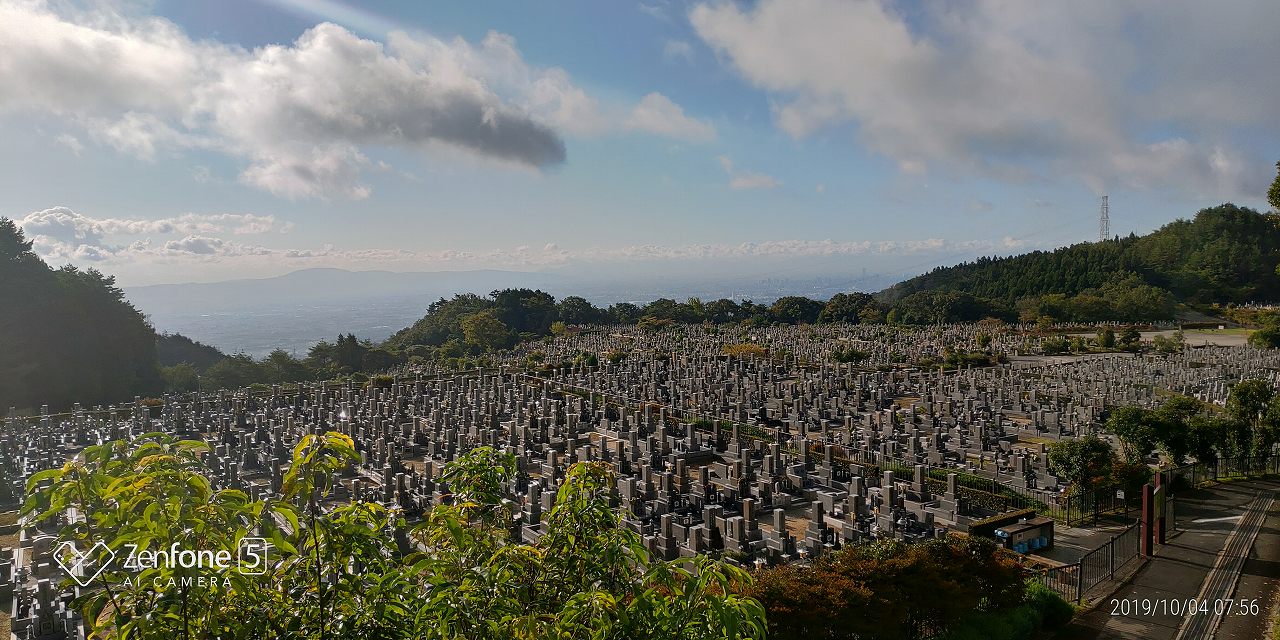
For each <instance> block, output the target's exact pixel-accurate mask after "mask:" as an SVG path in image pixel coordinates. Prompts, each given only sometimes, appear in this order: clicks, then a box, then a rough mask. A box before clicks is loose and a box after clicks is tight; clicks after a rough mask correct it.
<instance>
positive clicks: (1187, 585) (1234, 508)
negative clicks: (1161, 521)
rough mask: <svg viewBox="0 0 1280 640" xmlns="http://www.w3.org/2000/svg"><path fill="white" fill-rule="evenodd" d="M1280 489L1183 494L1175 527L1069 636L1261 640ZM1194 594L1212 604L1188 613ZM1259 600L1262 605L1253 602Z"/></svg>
mask: <svg viewBox="0 0 1280 640" xmlns="http://www.w3.org/2000/svg"><path fill="white" fill-rule="evenodd" d="M1278 488H1280V483H1276V482H1263V481H1250V482H1234V483H1227V484H1220V485H1216V486H1214V487H1211V488H1209V489H1205V490H1200V491H1196V492H1193V493H1188V494H1184V495H1183V496H1180V497H1179V500H1178V502H1177V530H1176V531H1175V532H1174V533H1173V535H1172V536H1170V538H1169V539H1168V541H1167V542H1168V544H1166V545H1164V546H1163V547H1161V548H1160V549H1159V550H1158V551H1157V554H1156V557H1154V558H1152V559H1151V560H1150V561H1149V562H1148V563H1147V564H1146V566H1144V567H1143V568H1142V569H1141V570H1140V571H1138V572H1137V573H1136V574H1135V575H1134V576H1133V578H1132V579H1131V580H1129V581H1128V582H1127V583H1125V584H1124V585H1123V586H1121V587H1120V588H1119V589H1118V590H1117V591H1116V593H1115V594H1114V595H1113V596H1111V597H1110V598H1107V599H1105V600H1103V601H1102V602H1101V603H1099V604H1098V606H1097V607H1096V608H1095V609H1094V610H1092V611H1090V612H1088V613H1087V614H1084V615H1082V616H1080V618H1079V619H1078V621H1077V623H1076V624H1075V625H1073V628H1072V629H1071V630H1070V632H1069V633H1068V634H1066V635H1067V636H1068V637H1070V638H1079V639H1092V638H1100V639H1107V640H1110V639H1113V638H1114V639H1126V640H1127V639H1139V638H1141V639H1150V640H1174V639H1175V638H1176V639H1177V640H1209V639H1210V638H1215V637H1216V638H1218V639H1220V640H1227V639H1231V640H1235V639H1236V638H1240V639H1245V638H1248V639H1249V640H1257V639H1259V638H1261V637H1262V630H1263V629H1264V628H1265V627H1266V619H1265V617H1266V614H1267V612H1268V611H1270V608H1271V604H1272V602H1273V599H1274V597H1275V592H1276V582H1277V576H1276V575H1275V574H1276V573H1278V572H1277V571H1276V568H1277V567H1280V564H1277V563H1276V562H1275V561H1276V560H1277V559H1280V558H1276V557H1275V556H1276V555H1280V528H1278V527H1276V526H1275V521H1276V520H1277V519H1278V518H1280V514H1277V506H1278V505H1280V503H1277V502H1276V501H1275V499H1274V495H1275V491H1276V490H1277V489H1278ZM1193 599H1194V600H1195V601H1196V602H1197V603H1200V602H1205V603H1206V608H1205V609H1204V612H1203V613H1200V612H1197V613H1196V614H1194V615H1188V614H1187V611H1186V609H1187V604H1188V603H1189V602H1190V601H1191V600H1193ZM1254 599H1257V607H1256V609H1254V608H1253V607H1252V606H1251V604H1250V602H1251V601H1252V600H1254ZM1241 601H1244V603H1245V604H1244V606H1241V605H1240V602H1241ZM1228 602H1230V604H1228ZM1200 608H1201V607H1199V606H1197V609H1200ZM1215 610H1217V611H1215ZM1254 611H1256V613H1254ZM1215 630H1216V632H1217V635H1216V636H1215V635H1214V633H1215Z"/></svg>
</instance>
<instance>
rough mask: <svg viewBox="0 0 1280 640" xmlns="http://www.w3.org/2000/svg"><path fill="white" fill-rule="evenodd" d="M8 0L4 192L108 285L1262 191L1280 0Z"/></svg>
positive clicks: (1135, 221)
mask: <svg viewBox="0 0 1280 640" xmlns="http://www.w3.org/2000/svg"><path fill="white" fill-rule="evenodd" d="M1043 4H1044V3H1022V2H1013V3H1011V2H1007V1H1005V0H955V1H951V2H945V3H919V2H892V1H890V0H884V1H875V0H848V1H836V0H793V1H789V2H783V1H781V0H761V1H760V2H756V3H747V2H742V3H728V2H717V1H715V0H709V1H707V2H687V3H685V2H674V1H672V2H660V1H657V0H655V1H654V2H649V3H624V2H586V1H581V2H556V3H528V2H509V3H455V2H431V3H419V2H413V3H394V2H364V3H358V5H357V3H348V2H337V1H334V0H225V1H222V2H180V1H176V0H157V1H155V2H131V1H128V0H116V1H114V2H106V3H101V4H96V3H76V2H56V3H40V2H26V1H20V2H19V1H12V0H0V87H3V88H0V136H3V137H4V139H5V140H6V142H7V144H5V145H3V147H0V215H4V216H8V217H12V218H15V219H17V220H19V221H20V222H21V223H22V225H23V227H24V228H25V229H26V231H27V233H28V234H29V235H30V236H32V237H33V238H35V239H36V242H37V248H38V249H39V250H40V251H41V252H42V253H43V254H44V255H45V256H46V257H47V258H48V259H49V260H51V261H52V262H54V263H65V262H71V263H74V264H77V265H80V266H96V267H98V268H100V269H103V270H104V271H107V272H110V273H115V274H117V275H118V276H119V278H120V280H121V282H123V283H125V284H131V285H132V284H150V283H158V282H174V281H193V280H196V281H199V280H220V279H227V278H233V277H255V276H269V275H275V274H279V273H284V272H288V271H292V270H295V269H299V268H306V267H316V266H333V267H343V268H351V269H388V270H395V271H409V270H451V269H473V268H502V269H514V270H555V271H563V272H566V273H588V274H596V275H600V276H604V277H609V276H612V275H622V274H626V275H628V276H635V275H644V274H651V275H662V274H669V273H682V274H687V273H706V274H716V273H741V272H748V271H753V272H759V273H762V274H763V273H768V272H770V271H772V270H779V271H785V272H786V273H788V274H790V275H796V274H801V273H806V274H808V273H812V274H818V273H828V274H830V273H841V272H842V273H850V274H851V273H858V272H860V271H862V270H863V269H866V270H869V271H872V272H882V273H895V274H899V273H901V274H906V273H912V272H916V271H922V270H925V269H927V268H929V267H932V266H934V265H937V264H944V263H950V262H954V261H957V260H961V259H966V258H970V257H974V256H977V255H984V254H987V255H989V254H1008V253H1014V252H1021V251H1025V250H1030V249H1035V248H1045V247H1053V246H1059V245H1062V244H1069V243H1073V242H1079V241H1084V240H1089V239H1092V238H1094V237H1096V234H1097V221H1096V215H1097V203H1098V197H1099V196H1100V195H1101V194H1102V193H1107V194H1109V195H1110V198H1111V203H1112V230H1113V232H1115V233H1128V232H1129V231H1136V232H1139V233H1142V232H1146V231H1149V230H1151V229H1153V228H1156V227H1158V226H1159V225H1161V224H1163V223H1165V222H1168V221H1170V220H1172V219H1175V218H1177V217H1189V216H1190V215H1193V214H1194V212H1195V211H1196V210H1198V209H1200V208H1202V207H1205V206H1212V205H1215V204H1218V203H1221V202H1225V201H1234V202H1237V203H1240V204H1246V205H1250V206H1254V207H1258V208H1262V207H1263V193H1264V192H1265V188H1266V185H1267V183H1268V182H1269V181H1270V178H1271V176H1272V175H1274V170H1273V167H1274V162H1275V158H1274V156H1276V155H1277V151H1276V149H1277V146H1278V145H1277V143H1278V142H1280V131H1278V130H1277V124H1276V121H1275V119H1274V114H1275V113H1278V112H1280V79H1278V77H1277V75H1276V74H1275V73H1274V72H1273V71H1272V70H1271V69H1270V68H1269V66H1270V64H1271V62H1272V61H1274V60H1275V59H1280V43H1278V42H1277V41H1276V39H1275V38H1274V37H1273V34H1272V33H1270V32H1269V30H1268V29H1269V27H1273V25H1275V24H1280V4H1277V3H1274V2H1264V1H1256V2H1250V1H1240V2H1232V3H1230V4H1228V5H1225V7H1222V6H1219V7H1209V6H1207V5H1206V4H1205V3H1200V2H1193V1H1191V0H1175V1H1173V2H1159V3H1156V2H1138V1H1128V2H1112V1H1108V2H1102V1H1100V0H1099V1H1096V2H1092V1H1090V2H1081V3H1072V5H1071V6H1070V7H1062V8H1057V7H1050V6H1041V5H1043Z"/></svg>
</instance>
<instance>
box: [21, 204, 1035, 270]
mask: <svg viewBox="0 0 1280 640" xmlns="http://www.w3.org/2000/svg"><path fill="white" fill-rule="evenodd" d="M18 222H19V224H20V225H21V226H22V228H23V229H24V231H25V232H26V233H27V235H28V237H30V238H31V239H32V241H33V243H34V246H35V249H36V251H37V252H38V253H39V254H40V255H42V256H44V257H45V258H46V259H48V260H50V261H52V262H54V263H60V262H72V263H80V264H84V263H105V264H112V265H125V266H128V267H130V268H134V269H137V268H152V269H154V266H155V265H170V266H175V267H178V266H181V265H184V264H190V265H195V266H196V267H199V266H200V265H212V264H215V263H217V264H222V265H224V266H227V267H235V268H239V269H240V270H241V271H242V272H262V271H264V270H276V271H279V270H281V269H296V268H303V267H311V266H330V267H342V268H380V269H385V268H389V267H393V266H398V267H400V268H404V269H416V268H446V269H463V268H534V269H536V268H545V267H562V266H568V265H606V264H613V263H629V262H666V261H672V260H707V261H714V260H734V259H742V258H770V257H772V258H820V257H840V256H897V255H916V254H935V253H940V252H970V253H974V254H977V253H982V252H994V251H999V250H1002V249H1009V248H1014V247H1019V246H1022V241H1020V240H1016V239H1013V238H1008V237H1006V238H1001V239H992V240H963V241H956V240H945V239H942V238H924V239H917V240H860V241H836V240H830V239H826V240H776V241H768V242H744V243H738V244H729V243H723V244H689V245H675V246H668V245H651V244H646V245H631V246H617V247H584V248H568V247H564V246H562V245H560V244H558V243H554V242H547V243H541V244H536V245H533V244H530V245H519V246H515V247H510V248H495V249H488V250H460V249H438V250H427V249H422V250H411V249H389V248H376V247H375V248H359V249H344V248H340V247H336V246H334V245H331V244H327V245H324V246H321V247H318V248H305V247H297V248H275V247H266V246H262V245H259V244H253V243H245V242H239V241H238V240H236V239H234V238H229V237H222V236H226V235H227V234H231V235H234V234H237V233H239V234H246V233H268V232H272V231H280V230H287V229H288V227H289V225H281V224H279V223H278V222H277V221H276V220H275V219H274V218H273V217H271V216H255V215H252V214H207V215H200V214H184V215H182V216H175V217H172V218H166V219H161V220H129V219H116V218H93V217H90V216H86V215H83V214H80V213H77V212H76V211H73V210H71V209H68V208H66V207H53V208H50V209H45V210H43V211H36V212H33V213H31V214H29V215H27V216H26V217H24V218H22V219H21V220H19V221H18ZM158 235H169V236H172V237H170V238H168V239H154V238H153V237H152V236H158ZM108 236H111V237H117V238H122V237H124V236H135V237H136V236H147V237H143V238H139V239H136V240H132V241H126V240H123V239H122V240H121V241H120V242H118V243H111V242H108V241H107V237H108ZM200 268H202V267H200Z"/></svg>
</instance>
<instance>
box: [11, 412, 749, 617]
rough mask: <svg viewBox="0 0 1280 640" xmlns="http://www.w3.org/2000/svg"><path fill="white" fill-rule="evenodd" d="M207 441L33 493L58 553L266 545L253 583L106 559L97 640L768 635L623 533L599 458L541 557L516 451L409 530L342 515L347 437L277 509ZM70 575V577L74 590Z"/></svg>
mask: <svg viewBox="0 0 1280 640" xmlns="http://www.w3.org/2000/svg"><path fill="white" fill-rule="evenodd" d="M208 454H209V449H208V445H206V444H205V443H203V442H199V441H180V440H176V439H174V438H172V437H170V436H167V435H164V434H160V433H153V434H147V435H145V436H141V437H139V438H137V439H135V440H134V441H132V442H123V441H118V442H110V443H107V444H103V445H99V446H94V447H89V448H87V449H85V450H84V451H83V452H82V453H81V454H80V455H79V456H77V457H76V458H75V459H73V460H71V461H69V462H67V463H66V464H65V465H63V466H62V467H61V468H58V469H50V470H47V471H43V472H40V473H37V474H35V475H33V476H32V477H31V479H30V480H29V483H28V494H29V497H28V500H27V502H26V504H25V505H24V508H23V514H24V516H25V517H26V518H27V519H28V520H29V521H32V522H53V523H56V524H59V525H60V529H59V537H60V539H61V540H71V541H75V542H77V543H78V546H79V548H81V549H87V548H89V547H91V546H92V544H93V543H94V542H96V541H102V542H103V543H105V544H106V545H107V546H108V547H109V548H110V549H112V550H113V551H115V552H116V553H117V554H118V555H124V554H126V553H127V550H128V549H129V548H130V545H134V546H136V548H137V549H140V550H144V551H161V550H166V549H190V550H199V551H209V552H217V551H225V552H227V553H229V554H230V555H231V557H233V558H234V557H235V556H236V553H237V552H238V551H239V549H240V547H241V543H242V541H243V540H244V539H245V538H247V537H263V538H266V539H268V540H270V541H271V544H272V546H273V550H272V553H271V555H270V556H269V559H268V561H267V562H266V563H265V567H264V568H263V570H262V572H261V575H251V574H250V573H246V572H242V571H241V570H240V569H239V568H238V567H237V566H235V565H234V564H233V565H232V566H229V567H208V566H202V567H198V568H182V567H180V566H177V567H175V566H169V565H167V564H163V563H160V564H159V565H158V566H148V567H145V568H138V567H132V568H129V567H126V566H125V565H124V564H123V563H122V562H116V563H113V564H112V565H110V566H109V567H108V569H107V570H106V571H104V572H103V574H102V575H101V576H100V577H99V578H98V579H97V580H95V582H94V584H93V586H92V588H90V589H88V590H86V593H85V595H83V596H81V597H80V598H79V599H78V601H77V602H76V603H75V604H76V606H78V607H79V608H80V609H81V611H82V612H83V613H84V619H85V621H86V627H87V628H88V630H89V633H90V635H91V637H94V638H112V639H124V638H165V639H166V640H170V639H173V638H179V639H187V638H210V639H212V638H225V639H231V638H261V637H274V638H349V637H359V638H438V639H446V638H447V639H450V640H454V639H468V640H470V639H477V640H479V639H490V638H492V639H497V638H504V639H505V638H528V639H535V638H536V639H543V638H546V639H551V638H556V639H561V638H563V639H568V638H575V639H577V638H592V639H600V640H605V639H614V638H616V639H619V640H621V639H624V638H625V639H628V640H630V639H637V640H646V639H654V640H658V639H666V638H671V639H676V638H693V639H695V640H696V639H723V640H731V639H737V638H743V639H746V638H752V639H755V638H763V637H764V635H765V621H764V610H763V608H762V607H761V605H760V604H759V603H758V602H757V601H756V600H754V599H752V598H750V597H747V596H745V595H743V593H744V591H745V590H746V589H747V588H748V587H749V585H750V583H751V579H750V576H749V575H748V574H747V573H746V572H745V571H743V570H741V569H738V568H736V567H732V566H729V565H725V564H721V563H719V562H717V561H715V560H712V559H709V558H701V557H700V558H696V559H692V560H689V561H687V562H683V563H682V562H662V561H656V560H654V559H652V558H651V557H650V555H649V553H648V551H647V550H646V549H645V547H644V544H643V540H642V539H641V537H640V536H639V535H637V534H635V533H634V532H632V531H630V530H628V529H625V528H623V527H622V526H620V520H619V515H618V513H617V511H615V509H614V508H613V506H612V504H611V500H612V498H613V496H612V492H613V487H614V484H615V481H614V477H613V474H612V472H611V471H610V470H609V468H608V467H607V466H605V465H603V464H600V463H579V464H575V465H573V466H571V467H570V468H569V470H568V472H567V474H566V477H565V479H564V481H563V482H562V484H561V486H560V488H559V491H558V494H557V496H556V501H555V506H554V507H553V509H552V510H551V512H550V513H549V515H548V517H547V518H546V519H545V521H544V522H543V523H542V524H541V534H542V535H541V537H540V539H539V541H538V542H537V543H536V544H522V543H518V542H517V541H514V540H512V539H511V532H512V524H513V520H512V516H513V508H512V504H511V503H510V502H508V501H506V500H505V499H504V498H503V496H504V495H505V491H504V488H505V487H506V486H507V484H508V483H510V482H512V480H513V479H514V476H515V472H516V466H515V460H514V458H513V457H512V456H511V455H510V454H506V453H501V452H498V451H496V450H494V449H491V448H485V447H482V448H478V449H475V450H473V451H471V452H469V453H467V454H466V455H464V456H462V457H461V458H460V459H459V460H457V461H455V462H453V463H451V464H450V465H448V466H447V467H446V470H445V473H444V475H443V476H442V478H441V480H442V481H443V482H445V483H446V484H447V488H448V489H449V491H450V492H451V495H452V498H451V499H450V500H448V501H446V503H445V504H440V505H437V506H435V507H434V508H433V509H431V510H429V511H428V512H427V513H426V514H425V515H424V518H423V519H422V521H421V522H420V523H418V524H416V525H414V526H412V527H409V526H408V525H407V523H406V522H405V521H404V519H403V517H402V515H401V514H400V513H399V512H398V511H396V510H395V509H388V508H386V507H384V506H382V505H379V504H376V503H369V502H360V501H356V502H340V501H338V500H337V498H336V494H335V491H334V484H333V482H334V478H335V477H337V476H338V475H339V474H341V473H342V472H343V471H344V470H345V469H347V468H348V466H349V465H350V464H352V462H353V461H354V460H355V459H356V458H357V452H356V449H355V446H354V443H353V442H352V441H351V439H350V438H349V437H347V436H345V435H342V434H339V433H334V432H330V433H326V434H323V435H307V436H305V437H304V438H302V439H301V440H300V441H299V442H298V444H297V446H296V447H295V448H294V452H293V459H292V464H291V465H290V467H289V469H288V471H287V472H286V473H285V475H284V478H283V482H282V486H281V492H280V497H279V499H276V500H270V501H252V500H250V499H249V498H248V496H247V495H246V494H245V493H244V492H242V491H239V490H237V489H216V488H215V487H214V486H213V485H212V483H211V482H210V481H209V479H208V478H207V477H206V476H205V471H206V466H205V464H204V458H205V457H206V456H208ZM68 580H69V579H68Z"/></svg>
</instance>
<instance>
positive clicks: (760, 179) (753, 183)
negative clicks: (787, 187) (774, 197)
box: [729, 172, 782, 189]
mask: <svg viewBox="0 0 1280 640" xmlns="http://www.w3.org/2000/svg"><path fill="white" fill-rule="evenodd" d="M779 186H782V183H781V182H778V179H777V178H775V177H773V176H771V175H767V174H764V173H751V172H746V173H742V174H740V175H737V176H735V177H734V178H733V179H731V180H729V187H731V188H733V189H773V188H775V187H779Z"/></svg>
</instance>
